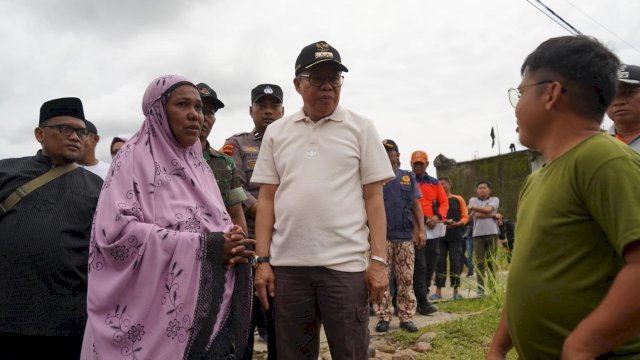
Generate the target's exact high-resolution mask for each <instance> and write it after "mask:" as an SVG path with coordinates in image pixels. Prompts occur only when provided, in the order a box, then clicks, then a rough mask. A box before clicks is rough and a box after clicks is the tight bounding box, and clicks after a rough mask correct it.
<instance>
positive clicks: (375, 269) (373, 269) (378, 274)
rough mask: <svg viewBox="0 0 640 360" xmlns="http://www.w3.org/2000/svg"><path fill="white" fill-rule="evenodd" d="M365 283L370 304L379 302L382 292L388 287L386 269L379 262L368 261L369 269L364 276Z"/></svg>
mask: <svg viewBox="0 0 640 360" xmlns="http://www.w3.org/2000/svg"><path fill="white" fill-rule="evenodd" d="M365 281H366V283H367V287H368V288H369V301H370V302H372V303H374V302H378V301H381V300H382V296H383V295H384V292H385V291H387V288H388V287H389V277H388V275H387V267H386V266H385V265H384V264H383V263H381V262H379V261H376V260H372V261H370V262H369V268H368V269H367V273H366V274H365Z"/></svg>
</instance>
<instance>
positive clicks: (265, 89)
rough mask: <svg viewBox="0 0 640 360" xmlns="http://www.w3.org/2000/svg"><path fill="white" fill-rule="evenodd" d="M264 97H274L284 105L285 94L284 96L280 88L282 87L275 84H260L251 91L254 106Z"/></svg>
mask: <svg viewBox="0 0 640 360" xmlns="http://www.w3.org/2000/svg"><path fill="white" fill-rule="evenodd" d="M264 96H273V97H274V98H276V99H278V101H280V103H282V102H283V101H282V99H283V94H282V88H280V86H278V85H274V84H260V85H258V86H256V87H254V88H253V89H251V103H252V104H253V103H254V102H256V101H258V100H260V98H262V97H264Z"/></svg>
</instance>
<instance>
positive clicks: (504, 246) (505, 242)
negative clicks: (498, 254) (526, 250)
mask: <svg viewBox="0 0 640 360" xmlns="http://www.w3.org/2000/svg"><path fill="white" fill-rule="evenodd" d="M498 241H499V242H500V246H502V247H503V248H506V247H507V240H505V239H498Z"/></svg>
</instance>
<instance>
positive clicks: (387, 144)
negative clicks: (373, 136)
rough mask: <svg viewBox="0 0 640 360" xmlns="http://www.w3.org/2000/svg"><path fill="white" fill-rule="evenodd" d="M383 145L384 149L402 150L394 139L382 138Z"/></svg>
mask: <svg viewBox="0 0 640 360" xmlns="http://www.w3.org/2000/svg"><path fill="white" fill-rule="evenodd" d="M382 145H384V149H385V150H387V151H389V150H395V151H396V152H400V151H399V150H398V144H396V142H395V141H393V140H389V139H384V140H382Z"/></svg>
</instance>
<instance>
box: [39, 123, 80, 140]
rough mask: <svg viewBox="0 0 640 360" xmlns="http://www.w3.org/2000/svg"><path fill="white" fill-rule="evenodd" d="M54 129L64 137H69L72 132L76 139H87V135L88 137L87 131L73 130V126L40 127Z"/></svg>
mask: <svg viewBox="0 0 640 360" xmlns="http://www.w3.org/2000/svg"><path fill="white" fill-rule="evenodd" d="M48 127H49V128H56V129H58V131H60V133H61V134H62V135H64V136H71V134H73V132H74V131H75V132H76V135H78V138H80V139H85V138H86V137H87V135H89V131H88V130H87V129H85V128H74V127H73V126H69V125H43V126H40V128H41V129H42V128H48Z"/></svg>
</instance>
